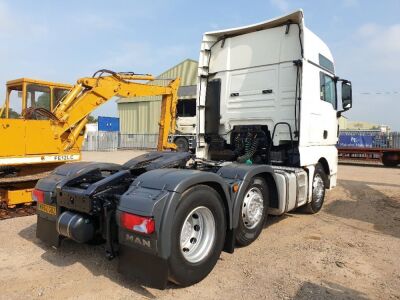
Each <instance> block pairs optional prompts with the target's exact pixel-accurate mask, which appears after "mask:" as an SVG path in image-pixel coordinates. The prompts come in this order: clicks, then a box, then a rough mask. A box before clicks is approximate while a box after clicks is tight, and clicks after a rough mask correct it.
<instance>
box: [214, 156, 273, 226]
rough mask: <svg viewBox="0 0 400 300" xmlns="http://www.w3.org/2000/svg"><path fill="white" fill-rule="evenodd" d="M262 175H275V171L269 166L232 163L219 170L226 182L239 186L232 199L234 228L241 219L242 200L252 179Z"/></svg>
mask: <svg viewBox="0 0 400 300" xmlns="http://www.w3.org/2000/svg"><path fill="white" fill-rule="evenodd" d="M262 173H270V174H274V169H273V168H272V167H271V166H269V165H246V164H239V163H232V164H229V165H227V166H224V167H222V168H221V169H219V170H218V173H217V174H218V175H219V176H221V177H222V178H224V179H225V180H233V181H235V182H236V183H238V184H239V190H238V192H237V193H235V194H233V197H232V213H231V214H232V227H233V228H236V227H237V226H238V223H239V217H240V205H241V204H240V199H241V198H243V197H244V194H245V192H246V190H247V188H248V186H249V183H250V181H251V179H252V178H253V177H254V176H256V175H258V174H262Z"/></svg>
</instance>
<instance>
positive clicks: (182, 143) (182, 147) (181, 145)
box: [174, 137, 189, 152]
mask: <svg viewBox="0 0 400 300" xmlns="http://www.w3.org/2000/svg"><path fill="white" fill-rule="evenodd" d="M174 143H175V145H176V147H177V148H176V150H177V151H178V152H188V151H189V142H188V140H187V139H186V138H184V137H178V138H177V139H176V140H175V141H174Z"/></svg>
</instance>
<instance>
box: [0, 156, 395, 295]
mask: <svg viewBox="0 0 400 300" xmlns="http://www.w3.org/2000/svg"><path fill="white" fill-rule="evenodd" d="M137 154H138V152H110V153H85V154H84V159H86V160H99V161H100V160H101V161H104V160H107V161H114V162H124V161H126V160H127V159H129V158H130V157H132V156H134V155H137ZM35 227H36V225H35V216H29V217H21V218H15V219H11V220H4V221H0V291H1V292H0V298H2V299H21V298H41V299H53V298H73V299H109V298H116V299H128V298H129V299H137V298H162V299H194V298H197V299H249V298H251V299H260V298H261V299H321V298H324V299H368V298H372V299H400V255H399V254H400V168H382V167H363V166H352V165H340V167H339V185H338V187H337V188H336V189H334V190H332V191H330V192H329V193H328V195H327V199H326V203H325V206H324V208H323V210H322V211H321V212H320V213H318V214H316V215H305V214H301V213H291V214H286V215H284V216H281V217H271V218H269V221H268V222H267V225H266V226H265V227H266V228H265V230H264V231H263V233H262V234H261V236H260V237H259V239H258V240H257V241H256V242H254V243H253V244H252V245H250V246H248V247H246V248H239V249H236V251H235V253H234V254H232V255H231V254H227V253H223V254H222V255H221V258H220V260H219V262H218V263H217V265H216V267H215V269H214V270H213V272H212V273H211V274H210V275H209V276H208V277H207V278H206V279H205V280H203V281H202V282H200V283H199V284H196V285H194V286H191V287H188V288H178V287H176V286H174V285H172V284H171V285H170V286H169V287H168V288H167V289H166V290H164V291H161V290H156V289H150V288H148V287H145V286H142V285H141V284H140V282H132V281H129V280H127V279H125V278H124V277H123V276H121V275H120V274H118V273H117V260H113V261H108V260H107V259H106V258H105V257H104V248H103V247H102V246H87V245H79V244H75V243H73V242H71V241H65V242H64V243H63V245H62V247H61V248H59V249H57V250H56V249H53V248H48V247H46V246H44V245H43V244H42V243H41V242H40V241H38V240H37V239H36V238H35Z"/></svg>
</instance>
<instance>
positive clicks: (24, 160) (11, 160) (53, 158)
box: [0, 154, 81, 165]
mask: <svg viewBox="0 0 400 300" xmlns="http://www.w3.org/2000/svg"><path fill="white" fill-rule="evenodd" d="M80 159H81V155H80V154H66V155H42V156H28V157H27V156H25V157H7V158H0V165H20V164H32V163H48V162H61V161H77V160H80Z"/></svg>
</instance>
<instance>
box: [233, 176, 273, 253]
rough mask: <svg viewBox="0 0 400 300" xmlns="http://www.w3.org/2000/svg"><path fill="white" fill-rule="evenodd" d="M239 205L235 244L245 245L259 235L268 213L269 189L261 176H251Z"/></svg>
mask: <svg viewBox="0 0 400 300" xmlns="http://www.w3.org/2000/svg"><path fill="white" fill-rule="evenodd" d="M240 206H241V207H240V216H239V224H238V227H237V229H236V244H237V245H239V246H247V245H250V244H251V243H252V242H254V241H255V240H256V239H257V237H258V236H259V235H260V233H261V231H262V229H263V227H264V224H265V220H266V218H267V215H268V207H269V190H268V185H267V183H266V182H265V180H264V179H263V178H261V177H254V178H253V180H252V182H251V183H250V185H249V187H248V189H247V190H246V192H245V194H244V197H243V199H242V203H241V205H240Z"/></svg>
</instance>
